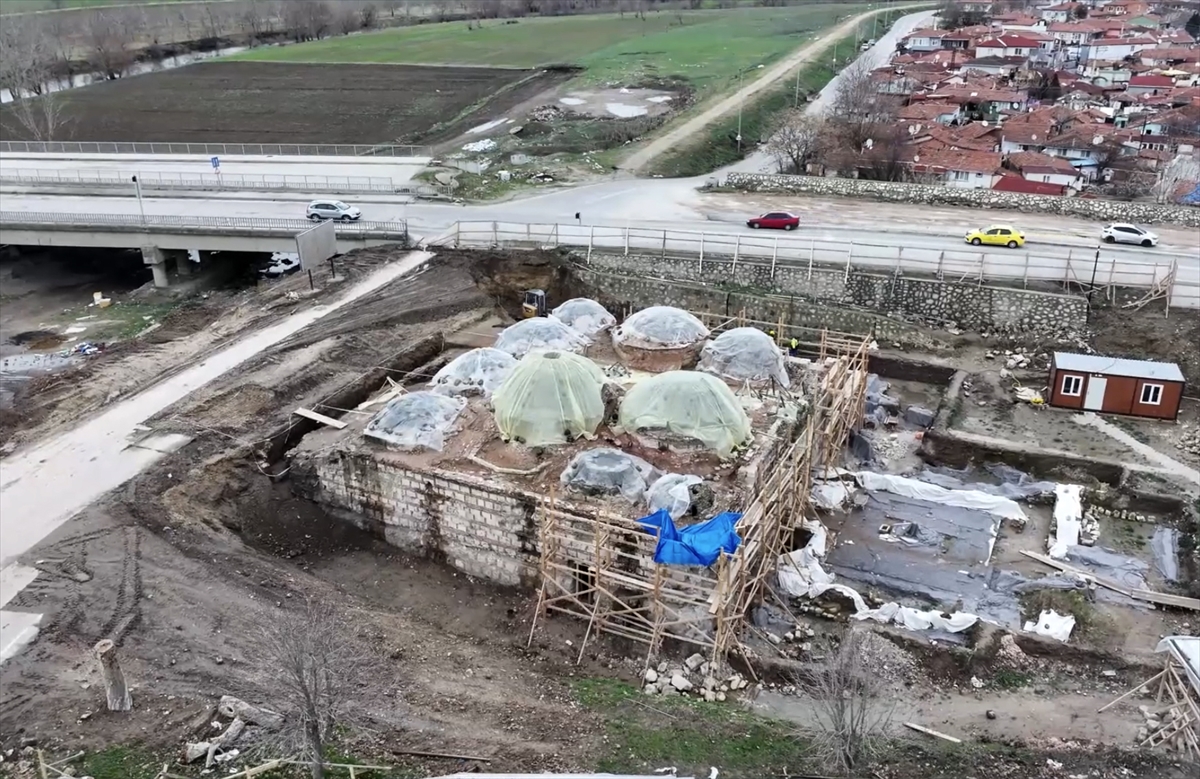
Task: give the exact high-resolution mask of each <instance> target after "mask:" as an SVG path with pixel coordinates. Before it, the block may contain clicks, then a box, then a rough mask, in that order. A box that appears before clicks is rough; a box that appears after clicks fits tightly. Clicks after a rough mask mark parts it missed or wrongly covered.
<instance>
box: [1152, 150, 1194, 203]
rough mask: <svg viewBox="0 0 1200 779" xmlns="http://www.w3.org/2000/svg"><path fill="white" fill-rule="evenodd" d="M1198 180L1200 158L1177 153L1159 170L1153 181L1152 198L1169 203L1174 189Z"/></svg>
mask: <svg viewBox="0 0 1200 779" xmlns="http://www.w3.org/2000/svg"><path fill="white" fill-rule="evenodd" d="M1196 182H1200V160H1198V159H1197V158H1196V157H1195V156H1193V155H1188V156H1184V155H1182V154H1180V155H1177V156H1176V157H1175V159H1173V160H1171V161H1170V162H1168V163H1167V164H1166V165H1164V166H1163V169H1162V170H1161V171H1159V173H1158V178H1157V179H1155V181H1154V199H1155V201H1156V202H1158V203H1170V202H1171V201H1172V200H1173V198H1174V195H1175V190H1177V189H1179V187H1180V186H1181V185H1182V184H1195V183H1196Z"/></svg>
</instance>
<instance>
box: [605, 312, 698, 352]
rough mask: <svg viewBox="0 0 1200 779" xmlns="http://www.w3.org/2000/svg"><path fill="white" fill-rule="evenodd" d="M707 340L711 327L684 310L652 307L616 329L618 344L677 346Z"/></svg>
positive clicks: (632, 315) (630, 317)
mask: <svg viewBox="0 0 1200 779" xmlns="http://www.w3.org/2000/svg"><path fill="white" fill-rule="evenodd" d="M705 338H708V328H707V327H705V326H704V323H703V322H701V321H700V320H699V319H697V318H696V317H694V316H692V315H691V314H689V313H688V312H686V311H684V310H683V309H682V308H674V307H672V306H651V307H650V308H643V309H642V310H641V311H638V312H637V313H635V314H631V315H629V317H628V318H626V319H625V321H624V322H622V323H621V324H620V326H618V327H616V328H615V329H614V330H613V343H615V344H618V345H623V344H626V343H628V344H631V345H635V346H648V347H651V348H654V347H660V348H662V347H668V348H670V347H678V346H689V345H691V344H698V343H700V342H701V341H703V340H704V339H705Z"/></svg>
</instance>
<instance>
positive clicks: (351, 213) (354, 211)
mask: <svg viewBox="0 0 1200 779" xmlns="http://www.w3.org/2000/svg"><path fill="white" fill-rule="evenodd" d="M305 216H307V217H308V218H309V219H311V220H313V221H314V222H320V221H321V220H323V219H336V220H338V221H339V222H353V221H355V220H357V219H359V218H361V217H362V211H359V210H358V207H357V206H351V205H347V204H345V203H343V202H342V201H340V200H314V201H313V202H311V203H309V204H308V211H307V213H305Z"/></svg>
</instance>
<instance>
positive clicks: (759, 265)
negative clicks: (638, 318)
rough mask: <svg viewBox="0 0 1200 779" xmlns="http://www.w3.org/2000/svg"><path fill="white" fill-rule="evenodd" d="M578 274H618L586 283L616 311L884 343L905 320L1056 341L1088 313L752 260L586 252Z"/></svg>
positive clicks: (887, 277)
mask: <svg viewBox="0 0 1200 779" xmlns="http://www.w3.org/2000/svg"><path fill="white" fill-rule="evenodd" d="M587 271H591V272H593V273H600V274H605V273H608V272H610V271H611V272H615V273H618V274H621V277H619V278H611V279H608V278H607V277H606V278H603V279H602V278H600V277H597V278H596V279H595V280H593V281H592V283H593V285H594V286H595V287H596V288H597V289H598V290H599V291H600V292H602V293H605V294H607V295H609V296H610V297H612V298H615V299H616V300H618V301H621V302H627V303H635V304H638V305H656V304H665V305H676V306H679V307H681V308H685V309H691V310H704V311H713V312H718V313H720V312H722V311H726V310H732V311H738V310H740V309H741V308H742V307H745V308H746V309H747V310H748V311H753V312H755V313H754V316H753V318H755V319H760V320H763V321H767V322H774V321H777V320H778V318H779V316H780V315H783V317H784V321H786V322H790V323H791V324H793V325H802V326H806V327H815V328H822V327H827V328H830V329H833V330H841V331H843V332H857V333H867V332H871V331H872V330H874V331H875V332H876V334H877V337H879V338H884V339H900V338H902V337H903V336H904V335H906V334H908V333H911V332H912V331H913V330H914V328H913V325H912V321H914V320H915V321H920V322H926V323H935V324H941V323H946V322H954V323H955V324H956V325H957V326H958V327H961V328H964V329H970V330H979V331H993V330H1004V331H1006V332H1012V333H1028V334H1032V335H1059V334H1065V333H1070V332H1077V331H1079V330H1080V329H1081V328H1083V327H1084V325H1085V324H1086V323H1087V313H1088V307H1087V300H1086V299H1085V298H1083V297H1079V296H1075V295H1058V294H1054V293H1050V292H1034V291H1032V290H1025V289H1015V288H1011V287H1000V286H989V285H981V284H978V283H972V282H965V283H958V282H953V281H943V280H938V279H932V278H921V277H914V276H896V275H893V274H879V273H867V272H864V271H860V270H854V269H851V271H850V273H849V274H847V273H846V270H845V268H818V267H813V268H812V269H811V270H810V269H809V268H808V267H807V266H798V265H776V266H775V267H772V265H771V263H769V262H762V261H757V260H756V261H752V262H747V261H740V262H736V263H735V262H733V261H732V260H731V259H727V258H721V259H719V260H708V259H706V260H704V261H703V262H700V260H699V259H681V258H673V257H653V256H651V257H647V256H642V255H628V256H626V255H622V254H604V253H600V252H593V253H592V255H591V260H590V263H589V265H588V268H587ZM581 272H583V273H586V271H581ZM630 277H635V278H630ZM680 282H687V283H686V284H685V283H680ZM740 290H745V292H742V291H740ZM764 293H766V294H764Z"/></svg>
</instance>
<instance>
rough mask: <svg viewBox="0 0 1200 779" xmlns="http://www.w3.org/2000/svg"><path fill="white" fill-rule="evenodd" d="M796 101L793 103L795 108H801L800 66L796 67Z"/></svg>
mask: <svg viewBox="0 0 1200 779" xmlns="http://www.w3.org/2000/svg"><path fill="white" fill-rule="evenodd" d="M794 102H795V105H793V108H799V107H800V68H799V67H797V68H796V97H795V101H794Z"/></svg>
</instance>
